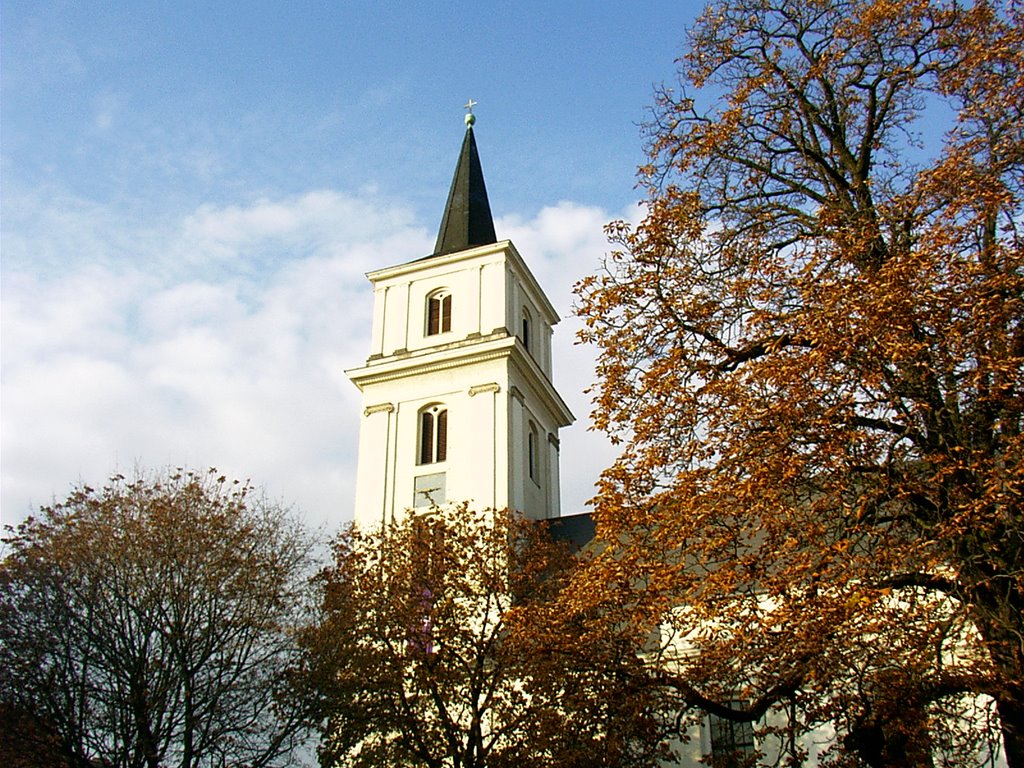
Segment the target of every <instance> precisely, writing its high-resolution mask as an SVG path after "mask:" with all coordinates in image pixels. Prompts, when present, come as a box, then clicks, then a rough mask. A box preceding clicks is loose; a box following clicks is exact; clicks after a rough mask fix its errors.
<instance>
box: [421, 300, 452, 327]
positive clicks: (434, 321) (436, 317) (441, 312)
mask: <svg viewBox="0 0 1024 768" xmlns="http://www.w3.org/2000/svg"><path fill="white" fill-rule="evenodd" d="M451 329H452V295H451V293H449V292H448V291H447V290H444V291H434V292H433V293H432V294H430V295H429V296H428V297H427V336H436V335H437V334H439V333H447V332H448V331H450V330H451Z"/></svg>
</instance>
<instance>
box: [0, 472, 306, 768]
mask: <svg viewBox="0 0 1024 768" xmlns="http://www.w3.org/2000/svg"><path fill="white" fill-rule="evenodd" d="M11 533H12V535H11V536H10V537H9V538H8V539H6V540H5V541H6V544H7V545H8V549H7V552H6V556H5V558H4V560H3V563H2V566H0V704H2V707H3V711H4V712H5V713H6V714H7V716H8V719H7V722H6V729H5V732H4V733H3V735H2V736H3V740H4V741H5V742H7V746H6V747H5V748H6V749H8V750H10V751H12V752H15V753H20V754H21V755H22V757H23V759H25V756H31V755H42V756H49V757H42V758H40V759H41V760H42V761H43V762H44V763H45V762H46V761H48V760H49V761H50V763H49V764H57V763H56V762H54V761H55V760H56V758H58V757H59V758H60V759H61V760H62V761H63V763H62V764H64V765H69V766H83V768H84V767H85V766H90V767H91V768H94V767H95V766H111V768H157V766H181V768H194V767H199V766H223V765H245V766H250V767H252V768H256V767H257V766H276V765H294V764H295V762H294V758H293V750H294V749H295V748H296V747H297V746H299V745H300V744H301V743H302V741H303V735H304V732H303V723H304V719H303V717H302V712H301V711H300V710H299V709H298V708H296V706H294V703H295V702H299V701H301V699H298V698H296V697H284V696H281V695H279V694H282V693H283V692H284V690H285V686H286V683H287V680H288V676H287V673H288V670H289V667H290V666H291V665H292V664H294V663H295V658H296V648H297V647H296V645H295V642H294V630H295V629H296V628H297V627H298V623H299V621H300V620H301V619H302V618H303V613H302V608H303V605H304V598H303V592H304V590H305V589H306V587H305V585H306V579H307V578H308V576H309V575H310V571H311V559H310V540H309V538H308V536H307V535H306V534H305V533H304V532H303V530H302V529H301V528H300V527H299V526H298V525H297V524H296V523H294V522H293V521H292V520H291V519H290V517H289V516H288V514H287V513H286V512H285V510H282V509H281V508H279V507H277V506H276V505H273V504H269V503H267V502H265V501H263V500H262V499H260V498H259V497H257V496H256V495H255V494H254V493H253V489H252V488H251V487H250V486H249V485H247V484H241V483H231V482H228V481H227V480H226V479H225V478H224V477H218V476H217V474H216V473H215V472H212V471H211V473H207V474H203V473H193V472H182V471H179V472H176V473H171V474H169V475H168V476H152V477H149V476H139V477H137V478H135V479H133V480H126V479H125V478H123V477H120V476H118V477H115V478H113V479H112V480H111V481H110V483H109V484H108V485H106V486H105V487H104V488H103V489H101V490H99V491H97V490H94V489H92V488H89V487H85V486H82V487H79V488H77V489H76V490H74V491H73V493H72V494H71V495H70V496H69V497H68V498H67V500H65V501H64V502H62V503H60V504H56V505H53V506H50V507H46V508H44V509H43V510H42V512H41V514H40V516H39V517H37V518H30V519H29V520H27V521H26V522H24V523H23V524H22V525H20V526H19V527H18V529H17V530H16V531H13V532H11ZM28 764H31V763H28Z"/></svg>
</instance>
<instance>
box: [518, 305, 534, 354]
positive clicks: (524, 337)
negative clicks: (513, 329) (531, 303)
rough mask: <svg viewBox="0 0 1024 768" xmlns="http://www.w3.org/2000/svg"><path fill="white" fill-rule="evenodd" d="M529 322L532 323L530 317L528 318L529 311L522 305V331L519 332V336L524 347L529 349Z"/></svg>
mask: <svg viewBox="0 0 1024 768" xmlns="http://www.w3.org/2000/svg"><path fill="white" fill-rule="evenodd" d="M531 324H532V323H531V318H530V311H529V310H528V309H527V308H526V307H523V321H522V331H521V333H520V334H519V338H520V340H521V341H522V342H523V346H524V347H526V349H527V350H529V349H530V330H531V329H530V325H531Z"/></svg>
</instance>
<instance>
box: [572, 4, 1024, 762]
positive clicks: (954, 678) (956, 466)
mask: <svg viewBox="0 0 1024 768" xmlns="http://www.w3.org/2000/svg"><path fill="white" fill-rule="evenodd" d="M1022 21H1024V19H1022V8H1021V6H1020V4H1019V3H1018V2H1016V1H1015V0H1011V2H1009V3H1008V5H1006V6H1005V7H996V6H994V5H993V4H991V3H988V2H984V1H979V2H975V3H973V4H971V5H969V6H966V7H965V6H963V5H961V4H958V3H953V2H939V1H935V2H933V1H932V0H913V1H911V2H895V1H894V0H874V1H872V0H803V2H789V1H788V0H724V2H721V3H717V4H714V5H711V6H709V7H708V9H707V10H706V11H705V13H704V14H703V16H701V18H700V19H699V20H698V21H697V23H696V25H695V27H694V28H693V29H692V30H691V32H690V40H689V48H688V53H687V54H686V55H685V56H684V57H683V58H682V59H681V60H680V65H681V74H682V79H683V83H682V89H681V90H680V91H673V90H670V89H665V90H663V91H661V92H660V93H659V94H658V101H657V107H656V109H655V114H654V120H653V121H652V124H651V125H650V134H649V135H650V146H649V156H650V162H649V164H648V165H647V166H645V167H644V168H642V169H641V176H640V178H641V183H642V185H643V186H644V187H645V188H646V190H647V192H648V201H647V211H646V216H645V218H644V219H643V221H642V222H641V223H640V224H639V225H638V226H636V227H631V226H629V225H627V224H625V223H621V222H619V223H614V224H612V225H610V227H609V233H610V236H611V238H612V240H613V242H614V243H615V244H616V245H617V247H618V250H616V251H615V252H613V253H612V254H611V255H610V256H609V257H608V259H607V261H606V264H605V270H604V271H603V273H602V274H600V275H596V276H593V277H590V278H587V279H585V280H583V281H582V282H581V283H580V284H579V286H578V295H579V313H580V314H581V316H582V317H583V318H584V319H585V322H586V326H585V329H584V331H583V333H582V337H583V339H584V340H585V341H589V342H592V343H594V344H596V345H597V346H598V348H599V350H600V357H599V363H598V378H599V381H598V384H597V385H596V388H595V398H594V402H595V416H596V418H597V422H598V425H599V426H600V427H601V428H603V429H605V430H607V431H608V432H609V433H610V434H611V435H612V436H613V438H614V439H616V440H619V441H620V442H621V444H622V446H623V450H622V454H621V456H620V457H619V459H618V460H617V461H616V462H615V464H614V465H613V466H612V467H610V468H609V469H608V470H606V471H605V472H604V474H603V476H602V480H601V484H600V494H599V496H598V498H597V507H596V517H597V521H598V533H599V536H601V537H602V538H604V539H606V540H608V541H618V542H623V543H622V546H621V547H618V548H609V549H608V550H606V553H605V556H604V557H603V558H598V559H597V561H596V563H595V567H596V568H597V569H598V570H597V571H596V573H597V574H600V573H601V570H600V569H602V568H604V569H610V568H614V573H615V578H614V579H610V580H612V581H615V583H621V581H622V580H623V579H627V580H629V581H630V582H631V583H632V584H633V585H635V586H636V591H637V597H636V610H635V613H634V616H635V624H636V631H637V632H646V631H648V630H649V629H650V627H651V626H652V625H656V624H658V623H660V624H661V627H662V636H663V637H665V638H674V639H673V640H671V641H669V640H666V641H665V644H664V652H665V653H666V654H668V653H669V650H670V648H673V647H676V648H678V644H679V642H681V641H680V640H679V638H684V637H685V645H686V647H687V649H688V652H687V654H679V653H673V654H672V656H673V658H672V660H671V663H667V662H666V663H664V664H662V665H661V666H660V667H658V669H659V671H658V672H657V673H656V677H657V678H658V680H659V681H660V682H661V683H663V684H665V685H667V686H670V687H674V688H675V689H676V690H678V691H679V692H681V693H682V694H683V695H684V697H685V698H687V700H688V701H689V702H690V703H692V704H694V705H695V706H697V707H699V708H702V709H704V710H707V711H712V712H714V713H716V714H718V715H720V716H722V717H727V718H732V719H735V720H743V719H746V720H761V719H762V718H763V717H764V716H765V715H772V713H774V714H775V716H776V719H778V718H783V719H785V720H786V722H788V724H789V725H788V728H787V733H788V736H789V737H790V738H789V739H788V742H787V745H786V747H785V751H786V752H788V754H789V759H790V760H791V761H793V762H797V761H800V760H802V759H804V758H805V757H806V752H805V751H804V750H802V748H801V747H800V745H799V740H798V739H796V738H792V737H793V735H794V734H799V733H800V732H809V731H811V730H813V729H815V728H817V727H820V726H821V725H823V724H827V725H829V726H831V727H832V728H834V729H835V733H836V734H837V735H836V739H835V743H834V744H833V746H832V748H831V749H830V750H829V751H828V752H827V753H826V754H825V755H824V756H823V757H822V759H824V760H826V761H827V760H833V761H834V762H835V763H836V764H846V762H847V761H852V762H853V763H856V762H857V761H860V762H861V763H866V764H869V765H916V764H930V763H931V761H932V759H933V756H934V755H945V756H946V759H949V760H957V759H963V760H967V759H968V757H967V756H971V758H970V759H974V757H973V756H974V755H975V754H976V752H977V750H979V749H981V750H987V752H986V753H987V754H989V755H990V756H991V755H994V754H996V750H998V748H999V742H1000V741H1001V742H1002V744H1003V745H1004V747H1005V759H1006V762H1007V763H1008V764H1009V765H1010V766H1016V768H1021V766H1024V725H1022V724H1024V629H1022V625H1024V621H1022V619H1024V571H1022V565H1021V563H1022V559H1024V558H1022V554H1024V525H1022V509H1021V501H1022V493H1024V474H1022V473H1024V470H1022V466H1021V458H1022V457H1021V453H1022V448H1024V444H1022V441H1024V437H1022V427H1024V392H1022V386H1024V376H1022V368H1024V366H1022V362H1024V243H1022V240H1021V233H1020V224H1021V221H1022V216H1024V201H1022V193H1024V114H1022V108H1024V107H1022V105H1024V24H1022ZM691 94H692V96H691ZM704 96H707V97H708V99H710V101H709V103H708V106H707V107H702V106H700V104H699V102H698V100H697V98H701V97H704ZM943 130H944V131H945V132H943ZM595 579H596V583H601V580H600V577H599V576H595ZM588 583H590V582H588ZM588 599H589V597H588V595H587V594H585V593H583V592H580V593H579V594H578V600H579V601H580V602H582V603H586V601H587V600H588ZM729 699H740V700H742V701H744V702H746V704H745V705H744V706H741V707H739V708H738V709H734V708H731V707H729V706H726V704H725V702H726V701H727V700H729ZM993 723H995V724H996V725H992V727H991V728H985V727H982V726H984V725H985V724H993Z"/></svg>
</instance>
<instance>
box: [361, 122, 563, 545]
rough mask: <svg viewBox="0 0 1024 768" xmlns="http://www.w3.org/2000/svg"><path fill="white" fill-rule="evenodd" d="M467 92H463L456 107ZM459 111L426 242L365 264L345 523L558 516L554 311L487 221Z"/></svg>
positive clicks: (469, 135) (479, 174)
mask: <svg viewBox="0 0 1024 768" xmlns="http://www.w3.org/2000/svg"><path fill="white" fill-rule="evenodd" d="M471 105H472V102H471V103H470V107H471ZM474 121H475V118H474V116H473V114H472V111H470V113H469V114H467V115H466V133H465V137H464V139H463V142H462V149H461V151H460V153H459V158H458V162H457V164H456V167H455V175H454V178H453V179H452V185H451V190H450V191H449V193H448V202H447V204H446V206H445V209H444V215H443V216H442V219H441V227H440V231H439V232H438V236H437V243H436V244H435V246H434V251H433V253H431V254H429V255H427V256H424V257H422V258H418V259H415V260H413V261H405V262H402V263H399V264H396V265H395V266H390V267H384V268H382V269H378V270H375V271H373V272H370V273H369V274H368V275H367V277H368V278H369V280H370V282H371V283H372V284H373V295H374V304H373V331H372V337H371V348H370V355H369V357H368V358H367V360H366V363H365V365H363V366H362V367H359V368H355V369H352V370H349V371H347V374H348V376H349V378H350V379H351V380H352V382H353V383H354V384H355V385H356V386H357V387H358V388H359V390H360V391H361V392H362V395H363V413H362V418H361V421H360V428H359V463H358V472H357V477H356V506H355V522H356V525H358V526H359V527H362V528H367V527H372V526H377V525H381V524H384V523H388V522H390V521H393V520H394V519H396V517H398V516H400V515H401V514H402V513H403V512H404V511H405V510H408V509H415V508H418V507H425V506H431V505H437V506H443V505H445V504H446V503H449V502H463V501H468V502H469V503H470V505H471V506H473V507H475V508H477V509H486V508H494V509H501V508H504V507H509V508H511V509H514V510H517V511H519V512H521V513H522V514H525V515H527V516H528V517H531V518H534V519H548V518H553V517H558V516H559V514H560V509H559V482H558V458H559V454H558V452H559V439H558V431H559V429H560V428H562V427H565V426H568V425H569V424H571V423H572V421H573V415H572V413H571V412H570V411H569V409H568V407H567V406H566V404H565V402H564V401H563V400H562V398H561V397H560V396H559V394H558V392H557V391H556V390H555V387H554V385H553V384H552V382H551V378H552V360H551V335H552V328H553V326H554V325H555V324H556V323H557V322H558V320H559V317H558V314H557V313H556V312H555V309H554V307H552V306H551V302H550V301H548V298H547V297H546V296H545V295H544V291H543V290H542V289H541V287H540V285H539V284H538V283H537V280H536V279H535V278H534V276H533V274H532V273H531V272H530V268H529V267H528V266H527V264H526V261H525V260H524V259H523V257H522V256H521V255H520V254H519V252H518V251H517V250H516V248H515V246H514V245H513V244H512V243H511V242H510V241H508V240H498V239H497V236H496V234H495V231H494V221H493V218H492V216H491V208H490V203H489V201H488V198H487V189H486V187H485V186H484V175H483V170H482V168H481V165H480V156H479V154H478V152H477V146H476V139H475V137H474V135H473V125H474Z"/></svg>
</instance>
